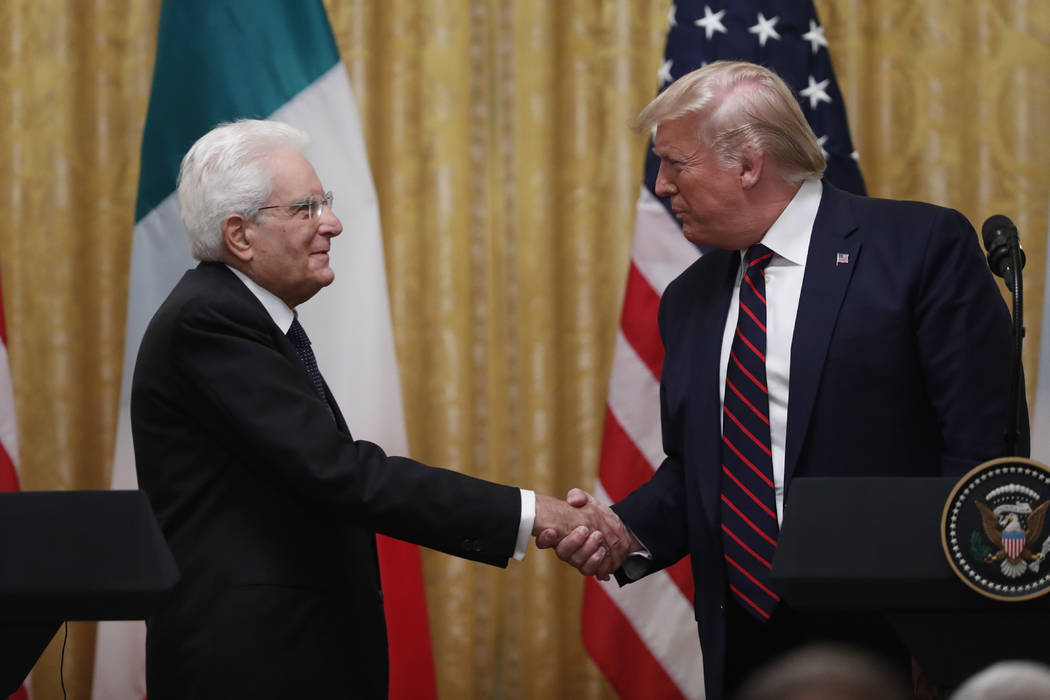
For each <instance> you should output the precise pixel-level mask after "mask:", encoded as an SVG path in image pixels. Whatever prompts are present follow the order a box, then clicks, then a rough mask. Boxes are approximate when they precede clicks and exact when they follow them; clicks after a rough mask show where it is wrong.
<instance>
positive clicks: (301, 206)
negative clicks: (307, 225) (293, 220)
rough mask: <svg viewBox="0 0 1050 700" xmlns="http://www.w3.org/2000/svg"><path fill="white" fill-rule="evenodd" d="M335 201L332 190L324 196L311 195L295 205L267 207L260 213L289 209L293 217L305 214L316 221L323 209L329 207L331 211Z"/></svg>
mask: <svg viewBox="0 0 1050 700" xmlns="http://www.w3.org/2000/svg"><path fill="white" fill-rule="evenodd" d="M333 199H335V198H334V197H333V196H332V192H331V190H329V191H328V192H325V193H324V194H323V195H317V194H314V195H310V196H309V197H307V198H306V199H304V200H303V201H301V202H296V203H295V204H270V205H267V206H265V207H259V211H262V210H263V209H282V208H285V207H287V208H290V209H293V210H294V211H293V212H292V214H293V215H295V214H301V213H304V212H305V213H306V214H307V216H308V217H309V218H310V219H316V218H317V217H319V216H321V207H328V209H329V210H331V208H332V200H333Z"/></svg>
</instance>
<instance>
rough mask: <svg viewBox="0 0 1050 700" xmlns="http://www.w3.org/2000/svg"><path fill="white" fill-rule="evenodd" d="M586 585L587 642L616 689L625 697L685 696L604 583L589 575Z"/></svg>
mask: <svg viewBox="0 0 1050 700" xmlns="http://www.w3.org/2000/svg"><path fill="white" fill-rule="evenodd" d="M584 586H585V593H584V596H583V614H582V617H583V619H584V620H585V621H586V624H584V625H583V646H584V648H585V649H586V650H587V653H589V654H590V655H591V658H592V659H594V662H595V663H596V664H597V665H598V668H600V669H601V671H602V673H603V674H605V677H606V678H608V679H609V683H610V684H611V685H612V687H613V688H615V689H616V693H617V694H618V695H619V696H620V697H621V698H667V699H671V698H682V697H684V696H683V695H682V693H681V691H679V689H678V686H677V685H676V684H675V682H674V681H673V680H672V679H671V677H670V676H668V675H667V671H665V670H664V668H663V666H661V665H660V663H659V662H658V661H657V660H656V658H655V657H654V656H653V654H652V652H651V651H650V649H649V647H647V646H646V645H645V642H644V641H643V640H642V639H641V638H640V637H639V636H638V633H637V632H635V631H634V627H632V626H631V622H630V620H628V619H627V618H626V617H625V616H624V614H623V612H622V611H621V610H620V609H619V608H618V607H616V604H615V603H614V602H613V601H612V599H611V598H609V595H608V594H607V593H606V592H605V591H604V590H603V589H602V587H601V585H599V584H598V582H597V581H596V580H595V579H593V578H589V579H587V581H586V583H585V584H584ZM696 661H697V663H700V660H699V659H697V660H696Z"/></svg>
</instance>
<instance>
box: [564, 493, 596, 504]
mask: <svg viewBox="0 0 1050 700" xmlns="http://www.w3.org/2000/svg"><path fill="white" fill-rule="evenodd" d="M590 500H591V496H590V494H589V493H587V492H586V491H584V490H583V489H570V490H569V495H568V496H566V497H565V501H566V502H567V503H568V504H569V505H570V506H572V507H574V508H582V507H583V506H585V505H587V502H588V501H590Z"/></svg>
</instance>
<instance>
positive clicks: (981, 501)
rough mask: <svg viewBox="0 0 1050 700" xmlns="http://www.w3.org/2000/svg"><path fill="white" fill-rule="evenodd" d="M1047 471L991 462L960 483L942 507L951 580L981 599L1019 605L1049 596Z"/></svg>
mask: <svg viewBox="0 0 1050 700" xmlns="http://www.w3.org/2000/svg"><path fill="white" fill-rule="evenodd" d="M1048 509H1050V467H1047V466H1046V465H1045V464H1040V463H1039V462H1034V461H1032V460H1030V459H1024V458H1023V457H1004V458H1002V459H993V460H991V461H989V462H985V463H984V464H981V465H978V466H977V467H975V468H974V469H973V470H972V471H971V472H970V473H969V474H967V475H966V476H964V477H963V478H962V479H960V480H959V483H958V484H956V485H955V488H954V489H952V492H951V494H950V495H949V496H948V501H947V503H945V504H944V513H943V515H942V517H941V542H942V544H943V545H944V553H945V555H946V556H947V557H948V563H949V564H950V565H951V567H952V569H953V570H954V571H955V573H956V575H958V576H959V578H960V579H962V580H963V583H965V584H966V585H967V586H969V587H970V588H973V589H974V590H976V591H977V592H978V593H980V594H981V595H984V596H987V597H989V598H994V599H996V600H1006V601H1019V600H1028V599H1030V598H1035V597H1037V596H1041V595H1043V594H1044V593H1046V592H1047V591H1050V561H1047V553H1048V552H1050V532H1047V531H1045V529H1044V525H1045V523H1046V512H1047V510H1048Z"/></svg>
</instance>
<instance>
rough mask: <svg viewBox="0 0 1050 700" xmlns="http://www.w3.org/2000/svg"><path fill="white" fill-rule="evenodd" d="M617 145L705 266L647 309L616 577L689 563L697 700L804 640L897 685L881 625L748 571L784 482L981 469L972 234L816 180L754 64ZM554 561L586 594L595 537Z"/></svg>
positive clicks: (896, 649) (817, 152)
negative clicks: (863, 653) (633, 467)
mask: <svg viewBox="0 0 1050 700" xmlns="http://www.w3.org/2000/svg"><path fill="white" fill-rule="evenodd" d="M638 128H639V129H641V130H649V129H654V128H655V136H654V139H653V150H654V152H655V153H656V155H657V156H659V158H660V169H659V173H658V175H657V178H656V193H657V194H658V195H660V196H662V197H666V198H668V200H669V207H670V209H671V211H672V212H673V213H674V215H675V217H677V219H678V220H679V221H680V222H681V226H682V234H683V235H684V236H685V237H686V238H687V239H688V240H690V241H692V242H693V243H695V244H697V245H699V246H703V247H705V249H707V251H708V252H706V253H705V254H704V255H702V256H701V258H700V259H699V260H697V261H696V263H694V264H693V265H691V266H690V267H689V268H688V269H687V270H686V271H685V272H684V273H682V275H681V276H679V277H678V278H677V279H676V280H674V281H673V282H672V283H671V284H670V285H669V286H668V287H667V289H666V291H665V292H664V294H663V297H662V299H661V301H660V311H659V325H660V333H661V336H662V338H663V343H664V347H665V351H666V356H665V359H664V364H663V373H662V377H661V391H660V397H661V409H662V421H663V442H664V451H665V452H666V458H665V460H664V462H663V464H662V465H661V466H660V468H659V469H658V470H657V471H656V473H655V474H654V476H653V477H652V479H651V480H650V481H649V482H648V483H646V484H644V485H643V486H642V487H640V488H639V489H637V490H636V491H634V492H633V493H631V494H630V495H629V496H627V497H626V498H625V499H624V500H622V501H621V502H620V503H618V504H617V505H615V506H613V510H615V511H616V513H617V514H618V515H619V516H620V517H621V518H622V519H623V521H624V522H625V523H626V524H627V526H628V527H629V529H630V532H631V533H632V534H633V536H634V537H636V538H637V542H638V543H639V545H640V546H636V547H635V549H636V550H641V551H642V552H643V556H631V557H629V558H628V559H627V560H626V563H625V564H624V566H623V567H622V568H620V569H619V570H618V571H617V572H616V575H617V578H618V579H619V581H620V583H621V584H626V583H629V582H630V581H632V580H636V579H637V578H640V577H641V576H644V575H646V574H648V573H651V572H652V571H656V570H658V569H662V568H664V567H666V566H669V565H671V564H673V563H674V562H676V561H678V560H679V559H681V558H682V557H683V556H685V555H687V554H688V555H691V558H692V562H691V563H692V573H693V578H694V581H695V584H696V594H695V601H694V605H695V609H696V616H697V620H698V621H699V622H698V625H699V632H700V641H701V647H702V650H703V664H704V677H705V685H706V689H707V698H708V700H717V699H718V698H720V697H722V696H723V693H727V694H728V693H729V692H730V691H732V690H733V689H735V688H737V687H738V686H739V684H740V683H741V681H742V680H743V679H744V678H746V677H747V675H748V674H749V673H750V672H751V671H752V670H753V669H755V668H757V667H758V666H760V665H761V664H762V663H763V662H765V661H766V660H768V659H770V658H773V657H775V656H777V655H779V654H781V653H783V652H785V651H787V650H790V649H792V648H795V647H797V646H799V645H800V644H804V643H809V642H815V641H822V640H832V641H851V642H854V643H857V644H860V645H862V646H864V647H866V648H869V649H873V650H875V651H877V652H879V653H881V654H882V655H884V656H887V657H888V658H889V659H890V660H891V661H893V662H895V663H896V664H897V665H898V667H900V668H901V669H902V670H910V661H909V658H908V653H907V651H906V650H905V649H903V647H902V646H901V644H900V642H899V640H898V639H897V638H896V636H895V635H894V634H893V632H892V631H891V630H890V629H889V627H888V626H887V625H886V624H885V622H884V621H883V620H881V619H880V618H879V617H877V616H875V615H867V614H861V613H850V614H819V613H814V612H806V611H798V610H794V609H792V608H791V606H790V605H788V604H786V603H785V602H784V601H782V600H780V597H779V595H778V594H777V592H776V590H775V587H774V586H773V584H772V583H771V582H770V575H769V573H770V565H771V562H772V558H773V553H774V551H775V549H776V540H777V537H778V534H779V526H780V523H781V522H782V520H783V519H784V518H785V517H791V515H790V513H787V514H785V512H784V496H785V493H786V492H787V490H788V489H790V484H791V480H792V479H793V478H794V477H798V476H845V477H849V476H936V475H941V474H961V473H963V472H964V471H966V470H967V469H968V468H970V467H972V466H974V465H976V464H978V463H979V462H982V461H984V460H987V459H990V458H993V457H999V456H1002V455H1003V453H1004V450H1005V447H1006V442H1005V439H1004V435H1005V432H1006V430H1007V426H1008V425H1009V423H1010V421H1009V416H1010V412H1011V410H1012V409H1013V407H1011V406H1009V405H1008V403H1009V401H1008V398H1007V397H1008V396H1009V391H1008V386H1009V382H1010V374H1009V367H1010V362H1009V358H1010V347H1011V341H1010V319H1009V315H1008V313H1007V310H1006V306H1005V304H1004V303H1003V300H1002V297H1001V296H1000V294H999V291H998V289H997V287H996V284H995V282H994V281H993V279H992V276H991V274H990V273H989V270H988V267H987V265H986V263H985V260H984V256H983V255H982V253H981V251H980V248H979V246H978V244H977V239H976V235H975V233H974V230H973V228H972V227H971V226H970V224H969V223H968V222H967V220H966V219H965V218H964V217H963V216H962V215H961V214H959V213H958V212H956V211H952V210H950V209H945V208H942V207H937V206H933V205H930V204H922V203H918V202H898V201H890V200H879V199H871V198H867V197H860V196H856V195H852V194H847V193H845V192H842V191H840V190H838V189H836V188H835V187H833V186H832V185H830V184H829V183H827V182H824V181H822V179H821V177H822V174H823V172H824V167H825V160H824V155H823V153H822V151H821V148H820V144H819V141H818V140H817V138H816V136H815V135H814V134H813V131H812V130H811V129H810V127H809V126H808V124H807V123H806V120H805V118H804V117H803V115H802V112H801V110H800V108H799V106H798V104H797V102H796V100H795V98H794V97H793V95H792V93H791V91H790V89H789V88H788V87H787V85H785V84H784V82H783V81H782V80H781V79H780V78H779V77H778V76H777V75H776V74H774V73H773V72H772V71H769V70H767V69H765V68H763V67H761V66H758V65H754V64H750V63H742V62H716V63H712V64H709V65H707V66H705V67H703V68H700V69H699V70H696V71H694V72H692V73H690V74H688V75H685V76H683V77H682V78H680V79H679V80H678V81H677V82H675V83H674V84H672V85H671V86H670V87H668V89H667V90H666V91H664V92H663V93H662V94H661V95H659V96H658V97H657V98H656V99H654V100H653V101H652V102H651V103H650V104H649V105H648V106H647V107H646V108H645V109H644V110H642V112H641V114H640V115H639V117H638ZM574 502H576V503H580V504H583V503H592V500H591V499H590V498H588V497H584V496H580V497H579V498H578V499H575V500H574ZM842 525H845V524H842V523H839V524H836V523H829V527H836V526H842ZM540 543H541V546H542V545H544V544H547V545H551V544H553V543H554V542H553V538H551V539H550V540H548V539H547V538H546V537H545V536H544V535H541V538H540ZM814 546H819V543H814ZM858 546H862V543H858ZM557 552H558V555H559V556H560V557H561V558H562V559H564V560H566V561H568V562H570V563H571V564H573V565H574V566H576V567H577V568H579V569H580V570H581V571H582V572H583V573H585V574H587V575H590V574H594V573H599V574H600V573H602V572H603V571H604V570H606V569H607V567H608V566H609V564H608V556H605V555H606V552H605V551H604V550H603V549H602V548H601V544H600V535H599V534H597V533H595V534H593V535H591V536H587V534H586V533H582V532H580V533H573V534H572V535H570V536H569V537H567V538H565V539H564V540H563V541H562V542H561V543H560V544H558V545H557ZM599 563H600V566H601V567H602V568H600V569H599ZM616 563H617V564H619V563H620V561H619V560H617V561H616Z"/></svg>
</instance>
